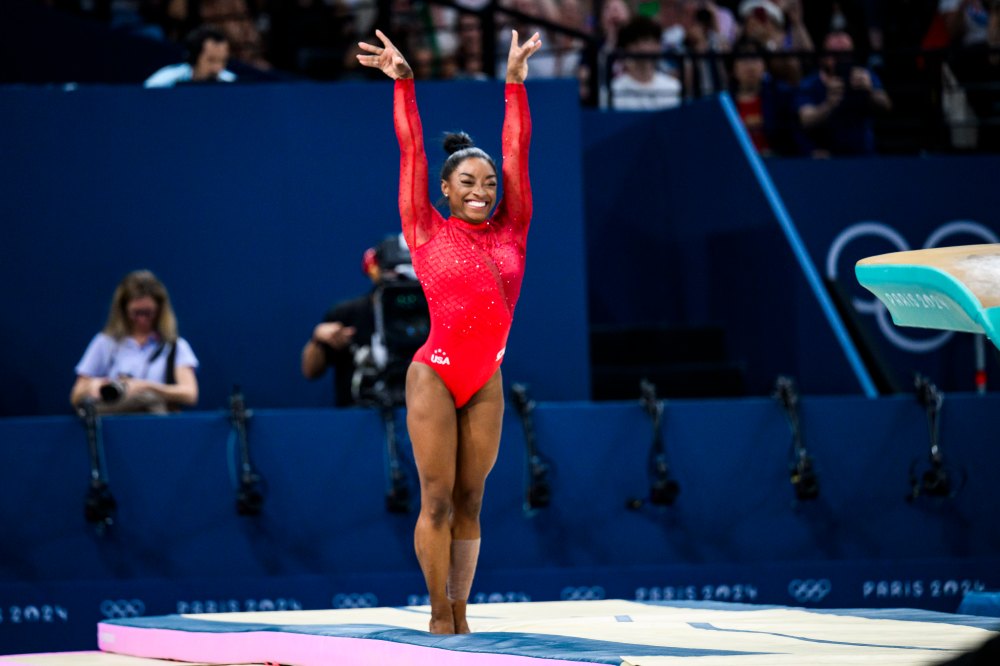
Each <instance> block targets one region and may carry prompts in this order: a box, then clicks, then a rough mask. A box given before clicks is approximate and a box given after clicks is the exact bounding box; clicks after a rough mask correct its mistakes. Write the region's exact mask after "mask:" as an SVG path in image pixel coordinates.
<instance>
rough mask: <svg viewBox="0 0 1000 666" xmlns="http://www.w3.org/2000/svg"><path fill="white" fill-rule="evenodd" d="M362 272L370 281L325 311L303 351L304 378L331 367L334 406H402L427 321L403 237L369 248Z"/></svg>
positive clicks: (387, 238)
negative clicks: (368, 286) (408, 371)
mask: <svg viewBox="0 0 1000 666" xmlns="http://www.w3.org/2000/svg"><path fill="white" fill-rule="evenodd" d="M362 269H363V270H364V272H365V274H366V275H367V276H368V277H369V278H370V279H371V281H372V283H373V285H374V286H373V288H372V290H371V291H370V292H369V293H367V294H364V295H362V296H358V297H357V298H353V299H350V300H346V301H342V302H340V303H338V304H336V305H334V306H333V307H332V308H330V310H329V311H327V313H326V315H325V316H324V317H323V321H322V322H320V323H319V324H317V325H316V327H315V328H314V329H313V333H312V337H311V338H310V339H309V341H308V342H307V343H306V345H305V347H303V349H302V375H303V376H304V377H306V378H307V379H310V380H312V379H318V378H319V377H322V376H323V375H324V374H325V372H326V369H327V368H328V367H331V366H332V367H333V368H334V404H335V405H336V406H337V407H349V406H353V405H375V404H380V405H390V404H402V400H403V389H404V382H405V376H406V367H407V366H408V365H409V362H410V358H412V356H413V354H414V353H415V352H416V350H417V349H418V348H419V347H420V345H422V344H423V342H424V341H425V340H426V339H427V333H428V331H429V330H430V317H429V315H428V314H427V302H426V300H425V299H424V296H423V291H422V290H421V289H420V283H419V282H417V281H416V277H415V276H414V273H413V266H412V264H411V259H410V252H409V249H408V248H407V247H406V244H405V243H404V242H403V239H402V235H401V234H396V235H392V236H388V237H386V238H385V239H384V240H382V242H381V243H379V244H378V245H377V246H376V247H373V248H369V249H368V250H367V251H366V252H365V254H364V259H363V262H362Z"/></svg>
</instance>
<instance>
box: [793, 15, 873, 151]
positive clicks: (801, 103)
mask: <svg viewBox="0 0 1000 666" xmlns="http://www.w3.org/2000/svg"><path fill="white" fill-rule="evenodd" d="M823 47H824V49H825V55H824V56H823V57H822V58H821V59H820V69H819V71H818V72H816V73H815V74H813V75H812V76H809V77H807V78H805V79H803V81H802V85H801V87H800V88H799V94H798V98H797V101H796V106H797V107H798V113H799V120H800V121H801V123H802V127H803V128H804V130H805V132H806V135H807V137H808V139H809V141H810V142H811V143H812V144H813V145H814V149H813V154H814V155H815V156H816V157H824V156H827V155H870V154H872V153H874V152H875V129H874V118H875V116H876V115H878V114H879V113H884V112H887V111H888V110H889V109H890V108H892V102H891V101H890V100H889V96H888V95H887V94H886V92H885V90H883V89H882V82H881V81H880V80H879V78H878V76H877V75H876V74H875V73H874V72H872V71H871V70H869V69H868V68H866V67H862V66H860V65H857V64H855V62H854V60H853V51H854V46H853V43H852V41H851V37H850V35H848V34H847V33H846V32H831V33H830V34H829V35H827V37H826V40H824V43H823Z"/></svg>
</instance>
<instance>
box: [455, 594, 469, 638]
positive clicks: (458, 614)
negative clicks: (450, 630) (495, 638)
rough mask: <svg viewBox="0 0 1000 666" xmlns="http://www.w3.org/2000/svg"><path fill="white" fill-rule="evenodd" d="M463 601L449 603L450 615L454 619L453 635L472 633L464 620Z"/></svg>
mask: <svg viewBox="0 0 1000 666" xmlns="http://www.w3.org/2000/svg"><path fill="white" fill-rule="evenodd" d="M466 603H467V602H465V601H452V602H451V614H452V617H454V618H455V633H456V634H468V633H472V632H471V630H470V629H469V623H468V621H466V619H465V605H466Z"/></svg>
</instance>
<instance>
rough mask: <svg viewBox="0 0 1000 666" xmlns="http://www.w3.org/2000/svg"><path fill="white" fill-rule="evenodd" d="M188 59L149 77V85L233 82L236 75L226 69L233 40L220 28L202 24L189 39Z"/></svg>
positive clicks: (147, 80)
mask: <svg viewBox="0 0 1000 666" xmlns="http://www.w3.org/2000/svg"><path fill="white" fill-rule="evenodd" d="M186 49H187V52H186V56H185V58H186V62H182V63H180V64H177V65H168V66H167V67H164V68H162V69H159V70H157V71H156V72H154V73H153V75H152V76H150V77H149V78H148V79H146V83H145V84H144V85H145V87H147V88H170V87H173V86H175V85H177V84H179V83H220V82H221V83H230V82H232V81H235V80H236V75H235V74H233V73H232V72H230V71H229V70H228V69H226V64H227V63H228V62H229V40H228V39H226V36H225V35H224V34H222V32H220V31H219V30H216V29H215V28H212V27H208V26H202V27H200V28H197V29H196V30H194V31H193V32H192V33H191V34H190V35H189V36H188V38H187V40H186Z"/></svg>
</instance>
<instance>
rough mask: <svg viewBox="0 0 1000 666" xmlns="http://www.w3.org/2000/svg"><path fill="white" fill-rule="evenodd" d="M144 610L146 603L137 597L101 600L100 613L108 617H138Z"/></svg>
mask: <svg viewBox="0 0 1000 666" xmlns="http://www.w3.org/2000/svg"><path fill="white" fill-rule="evenodd" d="M145 612H146V604H144V603H142V602H141V601H140V600H138V599H131V600H128V599H118V600H117V601H116V600H114V599H105V600H104V601H102V602H101V615H103V616H104V617H106V618H108V619H112V618H122V617H139V616H140V615H142V614H143V613H145Z"/></svg>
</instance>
